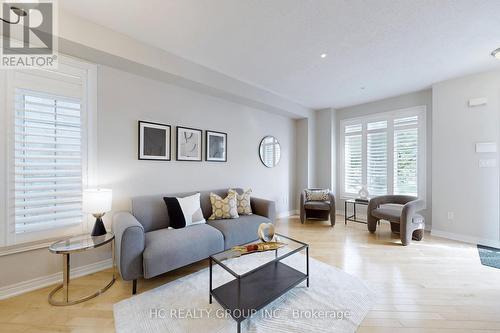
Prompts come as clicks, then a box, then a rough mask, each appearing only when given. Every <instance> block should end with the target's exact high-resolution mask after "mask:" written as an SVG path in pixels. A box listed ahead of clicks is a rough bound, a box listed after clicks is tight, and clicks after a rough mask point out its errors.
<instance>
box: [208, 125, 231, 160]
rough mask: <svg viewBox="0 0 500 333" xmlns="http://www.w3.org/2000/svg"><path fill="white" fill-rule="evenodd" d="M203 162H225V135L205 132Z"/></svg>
mask: <svg viewBox="0 0 500 333" xmlns="http://www.w3.org/2000/svg"><path fill="white" fill-rule="evenodd" d="M205 144H206V146H205V160H206V161H210V162H227V133H223V132H215V131H205Z"/></svg>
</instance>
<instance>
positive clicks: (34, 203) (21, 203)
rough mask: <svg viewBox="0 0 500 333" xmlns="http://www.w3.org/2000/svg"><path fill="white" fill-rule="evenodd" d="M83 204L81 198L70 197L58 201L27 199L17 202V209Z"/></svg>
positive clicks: (60, 198) (59, 198)
mask: <svg viewBox="0 0 500 333" xmlns="http://www.w3.org/2000/svg"><path fill="white" fill-rule="evenodd" d="M78 202H80V203H81V202H82V197H81V196H68V197H58V198H57V199H45V198H42V199H40V198H26V199H23V200H18V201H15V204H14V205H15V206H16V207H39V206H44V205H49V204H50V205H55V204H69V203H78Z"/></svg>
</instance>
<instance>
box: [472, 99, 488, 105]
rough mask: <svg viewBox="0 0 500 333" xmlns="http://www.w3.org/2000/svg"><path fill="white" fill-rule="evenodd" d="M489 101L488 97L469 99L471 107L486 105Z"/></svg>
mask: <svg viewBox="0 0 500 333" xmlns="http://www.w3.org/2000/svg"><path fill="white" fill-rule="evenodd" d="M487 103H488V99H487V98H486V97H480V98H471V99H469V106H470V107H474V106H481V105H486V104H487Z"/></svg>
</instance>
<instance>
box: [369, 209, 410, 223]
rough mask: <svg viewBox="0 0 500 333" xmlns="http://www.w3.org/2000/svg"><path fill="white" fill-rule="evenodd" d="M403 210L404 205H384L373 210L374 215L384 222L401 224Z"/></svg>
mask: <svg viewBox="0 0 500 333" xmlns="http://www.w3.org/2000/svg"><path fill="white" fill-rule="evenodd" d="M402 210H403V206H402V205H382V206H380V207H379V208H376V209H374V210H372V215H373V216H375V217H377V218H379V219H382V220H386V221H390V222H399V219H400V218H401V211H402Z"/></svg>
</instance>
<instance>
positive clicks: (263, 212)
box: [112, 189, 276, 294]
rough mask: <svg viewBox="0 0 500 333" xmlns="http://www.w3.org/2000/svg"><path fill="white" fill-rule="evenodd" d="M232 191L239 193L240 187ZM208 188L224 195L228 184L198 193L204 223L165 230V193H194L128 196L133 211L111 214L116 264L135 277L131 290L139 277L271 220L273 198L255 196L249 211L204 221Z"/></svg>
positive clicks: (242, 237)
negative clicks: (235, 217) (222, 187)
mask: <svg viewBox="0 0 500 333" xmlns="http://www.w3.org/2000/svg"><path fill="white" fill-rule="evenodd" d="M236 191H237V192H238V193H242V190H241V189H236ZM210 192H213V193H216V194H218V195H220V196H221V197H225V196H226V195H227V189H221V190H213V191H202V192H200V204H201V209H202V211H203V216H204V217H205V219H206V220H207V223H206V224H198V225H193V226H190V227H186V228H182V229H168V226H169V216H168V212H167V207H166V205H165V202H164V201H163V197H169V196H170V197H185V196H189V195H192V194H195V193H198V192H188V193H172V194H164V195H149V196H141V197H136V198H132V211H131V212H118V213H116V214H114V216H113V226H112V229H113V232H114V234H115V244H116V245H115V258H116V263H117V266H118V271H119V273H120V275H121V277H122V279H123V280H126V281H133V284H132V293H133V294H135V293H136V290H137V279H138V278H141V277H143V278H145V279H149V278H152V277H154V276H157V275H160V274H162V273H165V272H168V271H171V270H174V269H176V268H179V267H182V266H185V265H188V264H191V263H194V262H196V261H199V260H202V259H205V258H208V257H209V256H210V255H212V254H214V253H217V252H220V251H223V250H225V249H228V248H231V247H233V246H235V245H241V244H244V243H248V242H251V241H254V240H256V239H257V238H258V236H257V229H258V226H259V225H260V224H261V223H269V222H271V223H274V222H275V215H276V207H275V203H274V202H273V201H269V200H264V199H258V198H253V197H252V198H251V200H250V204H251V206H252V211H253V215H247V216H240V217H239V218H238V219H234V220H232V219H229V220H214V221H208V217H209V216H210V215H211V214H212V206H211V204H210Z"/></svg>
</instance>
